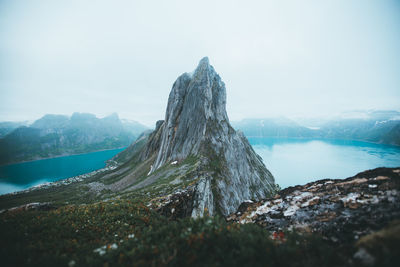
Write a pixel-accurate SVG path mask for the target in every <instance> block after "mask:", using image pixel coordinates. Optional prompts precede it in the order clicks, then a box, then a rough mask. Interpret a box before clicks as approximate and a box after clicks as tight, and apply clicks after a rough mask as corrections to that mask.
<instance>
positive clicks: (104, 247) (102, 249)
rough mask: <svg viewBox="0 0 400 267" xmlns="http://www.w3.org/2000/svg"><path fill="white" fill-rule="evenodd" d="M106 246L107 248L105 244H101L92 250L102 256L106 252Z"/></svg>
mask: <svg viewBox="0 0 400 267" xmlns="http://www.w3.org/2000/svg"><path fill="white" fill-rule="evenodd" d="M106 248H107V246H102V247H99V248H96V249H95V250H93V252H94V253H99V255H100V256H103V255H104V254H106Z"/></svg>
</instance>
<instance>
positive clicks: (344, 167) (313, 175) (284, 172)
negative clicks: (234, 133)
mask: <svg viewBox="0 0 400 267" xmlns="http://www.w3.org/2000/svg"><path fill="white" fill-rule="evenodd" d="M249 141H250V143H251V144H252V146H253V148H254V150H255V151H256V152H257V154H259V155H260V156H261V157H262V158H263V161H264V163H265V165H266V167H267V168H268V169H269V170H270V171H271V172H272V174H273V175H274V177H275V182H276V183H278V184H279V185H280V186H281V187H282V188H286V187H288V186H293V185H299V184H306V183H308V182H311V181H315V180H320V179H325V178H332V179H337V178H347V177H351V176H354V175H356V174H357V173H359V172H362V171H365V170H368V169H374V168H377V167H399V166H400V147H396V146H388V145H379V144H373V143H367V142H361V141H349V140H327V139H324V140H317V139H294V138H293V139H290V138H249Z"/></svg>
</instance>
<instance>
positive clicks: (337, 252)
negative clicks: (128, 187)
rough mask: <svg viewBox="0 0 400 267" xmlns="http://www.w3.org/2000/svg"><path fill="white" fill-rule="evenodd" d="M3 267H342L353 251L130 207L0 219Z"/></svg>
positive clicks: (313, 239)
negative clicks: (23, 266)
mask: <svg viewBox="0 0 400 267" xmlns="http://www.w3.org/2000/svg"><path fill="white" fill-rule="evenodd" d="M0 231H1V237H2V238H1V241H0V242H1V246H0V255H1V257H2V259H3V264H2V265H3V266H21V265H35V266H101V265H103V266H114V265H122V266H167V265H168V266H183V265H191V266H267V265H268V266H343V265H351V264H352V255H353V254H354V253H355V249H356V247H355V246H354V247H353V245H351V246H348V247H346V246H343V245H341V246H338V245H334V244H333V243H331V242H329V241H325V240H323V239H321V238H320V237H318V236H316V235H300V234H296V233H289V232H279V233H270V232H268V231H266V230H264V229H262V228H261V227H259V226H257V225H254V224H246V225H240V224H236V223H227V222H225V220H224V219H222V218H221V217H205V218H201V219H196V220H195V219H191V218H186V219H181V220H176V221H170V220H168V219H167V218H166V217H163V216H161V215H159V214H157V213H156V212H154V211H152V210H151V209H149V208H147V207H146V206H145V205H143V204H141V203H137V202H131V201H129V200H124V201H121V200H118V201H106V202H99V203H94V204H87V205H67V206H63V207H59V208H58V209H53V210H49V211H43V210H23V209H19V210H13V211H6V212H3V213H2V214H0Z"/></svg>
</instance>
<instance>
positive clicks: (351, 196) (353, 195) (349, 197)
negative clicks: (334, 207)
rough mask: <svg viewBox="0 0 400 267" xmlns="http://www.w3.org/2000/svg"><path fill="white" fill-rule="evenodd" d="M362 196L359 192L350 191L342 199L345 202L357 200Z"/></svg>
mask: <svg viewBox="0 0 400 267" xmlns="http://www.w3.org/2000/svg"><path fill="white" fill-rule="evenodd" d="M358 197H360V194H358V193H350V194H348V195H347V196H345V197H343V198H341V199H340V200H341V201H343V202H356V200H357V198H358Z"/></svg>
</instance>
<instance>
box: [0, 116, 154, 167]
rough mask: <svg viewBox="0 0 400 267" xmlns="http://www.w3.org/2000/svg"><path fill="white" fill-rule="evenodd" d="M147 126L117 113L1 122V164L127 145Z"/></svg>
mask: <svg viewBox="0 0 400 267" xmlns="http://www.w3.org/2000/svg"><path fill="white" fill-rule="evenodd" d="M147 129H148V128H147V127H146V126H144V125H142V124H140V123H138V122H135V121H127V120H120V119H119V117H118V115H117V114H116V113H114V114H112V115H110V116H107V117H104V118H97V117H96V116H95V115H93V114H89V113H74V114H72V116H71V117H69V116H65V115H53V114H48V115H45V116H43V117H42V118H40V119H38V120H36V121H35V122H34V123H32V124H31V125H29V126H27V123H12V122H6V123H0V132H1V133H5V135H4V136H2V138H0V164H7V163H15V162H21V161H28V160H37V159H43V158H49V157H55V156H61V155H71V154H79V153H87V152H93V151H98V150H103V149H113V148H119V147H125V146H128V145H129V144H130V143H132V142H133V141H134V140H135V139H136V138H137V137H138V136H139V135H140V134H141V133H142V132H143V131H145V130H147Z"/></svg>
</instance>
